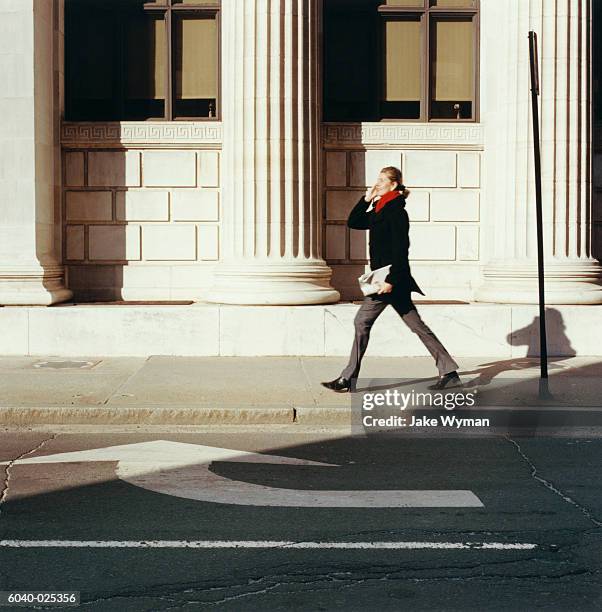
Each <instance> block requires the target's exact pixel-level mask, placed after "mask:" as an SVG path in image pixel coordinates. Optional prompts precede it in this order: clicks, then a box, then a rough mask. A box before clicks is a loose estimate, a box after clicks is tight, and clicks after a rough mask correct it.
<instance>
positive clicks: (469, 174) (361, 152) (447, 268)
mask: <svg viewBox="0 0 602 612" xmlns="http://www.w3.org/2000/svg"><path fill="white" fill-rule="evenodd" d="M323 140H324V164H323V167H324V172H323V195H324V234H323V246H324V251H323V252H324V256H325V258H326V260H327V263H328V264H329V265H330V266H331V267H332V268H333V286H334V287H336V289H338V290H339V291H340V292H342V294H343V299H358V298H360V293H359V289H358V285H357V280H356V279H357V276H359V275H360V274H361V273H362V272H364V269H365V265H366V262H367V257H368V254H367V248H368V245H367V232H360V231H357V230H350V229H348V228H347V227H346V219H347V215H348V213H349V211H350V210H351V208H352V207H353V206H354V205H355V203H356V202H357V200H358V199H359V198H360V197H361V196H362V195H363V193H364V191H365V189H366V187H367V186H368V185H371V184H372V183H373V182H374V181H375V179H376V178H377V176H378V173H379V171H380V169H381V168H383V167H384V166H396V167H398V168H401V170H402V172H403V177H404V183H405V185H406V186H407V187H408V189H410V191H411V194H410V196H409V198H408V200H407V205H406V209H407V211H408V215H409V217H410V224H411V227H410V243H411V246H410V260H411V262H412V270H413V274H414V276H415V278H416V280H417V281H418V284H419V285H420V286H421V287H422V289H423V290H424V291H425V293H427V298H430V299H464V300H470V299H471V298H472V287H473V285H474V284H475V283H477V282H479V268H478V266H479V264H480V262H481V259H480V258H481V248H480V244H479V243H480V221H481V210H480V208H481V203H480V198H481V166H482V159H481V158H482V155H483V143H482V132H481V127H480V125H478V124H471V125H463V126H457V125H455V126H449V125H443V124H440V125H428V126H424V125H417V124H391V123H388V124H386V125H384V124H362V125H361V126H357V125H351V124H326V125H325V126H324V134H323Z"/></svg>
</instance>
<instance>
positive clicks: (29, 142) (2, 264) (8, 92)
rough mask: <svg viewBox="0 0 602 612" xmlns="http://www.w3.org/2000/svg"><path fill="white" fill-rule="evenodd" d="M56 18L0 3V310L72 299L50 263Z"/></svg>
mask: <svg viewBox="0 0 602 612" xmlns="http://www.w3.org/2000/svg"><path fill="white" fill-rule="evenodd" d="M58 10H59V6H58V2H56V1H55V0H52V1H51V0H1V1H0V21H1V22H2V24H3V27H2V36H1V37H0V53H1V54H2V57H3V58H4V60H3V68H4V70H3V74H2V89H1V90H0V99H1V102H2V119H1V120H0V304H34V305H35V304H40V305H46V304H52V303H54V302H60V301H63V300H66V299H69V298H70V297H71V295H72V293H71V291H69V290H67V289H65V287H64V285H63V266H62V265H60V263H59V261H58V260H57V257H56V235H57V234H56V232H57V231H58V226H59V223H60V215H59V214H58V210H59V208H58V205H59V202H60V200H57V199H56V193H57V192H58V191H59V190H58V189H57V187H58V185H60V172H59V171H58V169H59V168H60V166H59V165H58V164H59V160H58V156H57V151H58V146H57V143H58V141H57V139H58V106H57V105H58V98H59V95H58V75H57V73H56V71H57V63H58V49H56V47H55V43H54V39H55V34H56V31H57V29H58V28H57V27H56V26H57V25H58V16H59V15H58ZM55 206H56V208H55ZM55 211H56V212H55Z"/></svg>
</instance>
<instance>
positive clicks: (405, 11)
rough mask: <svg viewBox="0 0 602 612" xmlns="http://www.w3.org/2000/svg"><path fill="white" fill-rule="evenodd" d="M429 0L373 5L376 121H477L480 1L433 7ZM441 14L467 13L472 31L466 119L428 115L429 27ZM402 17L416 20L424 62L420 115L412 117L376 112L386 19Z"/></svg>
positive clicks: (457, 15) (431, 78) (450, 16)
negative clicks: (471, 76)
mask: <svg viewBox="0 0 602 612" xmlns="http://www.w3.org/2000/svg"><path fill="white" fill-rule="evenodd" d="M430 4H431V0H422V6H420V4H419V3H418V1H417V2H416V6H408V7H406V6H395V5H386V4H381V5H379V6H378V7H377V9H376V10H377V14H378V16H379V27H378V33H377V36H378V40H379V58H380V66H379V70H378V83H379V86H378V92H379V98H378V100H377V101H376V105H377V106H378V107H379V112H378V117H379V119H378V121H382V122H389V123H391V122H397V123H399V122H404V123H406V122H408V123H449V122H453V123H478V122H479V121H480V99H479V89H480V73H481V70H480V68H481V66H480V55H481V54H480V30H481V28H480V16H481V10H480V9H481V3H480V0H475V5H476V6H475V7H474V8H471V7H437V6H430ZM438 17H439V18H443V19H447V20H452V21H453V20H454V19H462V18H463V17H464V18H466V17H471V18H472V19H471V21H472V25H473V28H472V31H473V40H472V44H473V58H474V63H473V70H474V82H473V86H472V103H473V112H472V117H470V118H466V119H449V118H436V117H432V112H431V104H432V102H433V98H432V96H433V89H434V85H435V82H434V74H433V71H432V62H433V58H432V57H431V50H432V48H433V47H434V45H433V37H434V34H435V28H432V27H431V25H432V22H433V20H435V19H437V18H438ZM404 18H406V19H407V18H413V19H414V20H416V19H417V20H418V21H420V25H421V29H422V53H423V56H422V57H423V59H424V65H423V66H422V77H421V99H420V117H418V118H415V119H404V118H401V117H383V116H382V115H381V113H380V107H381V106H382V103H383V101H384V95H385V79H384V74H385V71H386V49H385V45H384V42H385V36H384V31H385V28H386V23H387V21H390V20H393V21H399V20H403V19H404Z"/></svg>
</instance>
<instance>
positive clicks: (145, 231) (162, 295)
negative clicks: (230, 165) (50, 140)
mask: <svg viewBox="0 0 602 612" xmlns="http://www.w3.org/2000/svg"><path fill="white" fill-rule="evenodd" d="M202 127H203V126H201V125H200V124H187V125H184V124H180V125H170V124H169V123H164V124H162V125H157V124H155V123H151V122H144V123H140V124H131V123H130V124H126V123H124V122H122V123H119V124H112V125H111V124H101V125H99V124H96V125H93V124H89V125H87V126H86V124H64V125H63V167H64V177H63V186H64V187H63V202H62V204H63V224H64V244H63V252H64V254H65V255H64V257H65V264H66V267H67V275H68V276H67V282H68V286H69V287H70V288H71V289H72V290H73V291H74V293H75V299H76V300H78V299H79V300H107V299H109V300H112V299H124V300H169V299H186V300H193V299H199V297H201V296H202V292H203V290H204V289H206V287H207V285H208V284H209V282H210V278H211V272H212V269H213V266H214V265H215V262H216V261H217V260H218V259H219V257H220V240H219V232H220V220H221V214H220V150H219V148H220V145H219V142H217V143H216V142H215V139H212V140H214V141H213V142H207V138H204V139H203V136H206V133H209V134H212V135H213V136H215V135H216V134H217V133H219V126H216V124H215V123H212V124H210V125H209V126H208V127H207V129H206V130H204V131H203V130H202V129H201V128H202ZM203 140H204V141H203Z"/></svg>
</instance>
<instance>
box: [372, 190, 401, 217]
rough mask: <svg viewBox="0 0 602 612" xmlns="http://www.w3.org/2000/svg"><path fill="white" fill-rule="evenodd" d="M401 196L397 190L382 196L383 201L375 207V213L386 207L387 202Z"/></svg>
mask: <svg viewBox="0 0 602 612" xmlns="http://www.w3.org/2000/svg"><path fill="white" fill-rule="evenodd" d="M399 195H401V193H400V192H399V191H397V190H394V191H388V192H387V193H385V195H384V196H382V197H381V199H380V200H379V201H378V202H377V203H376V206H375V207H374V212H378V211H379V210H380V209H381V208H383V207H384V205H385V204H386V203H387V202H390V201H391V200H394V199H395V198H396V197H397V196H399Z"/></svg>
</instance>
